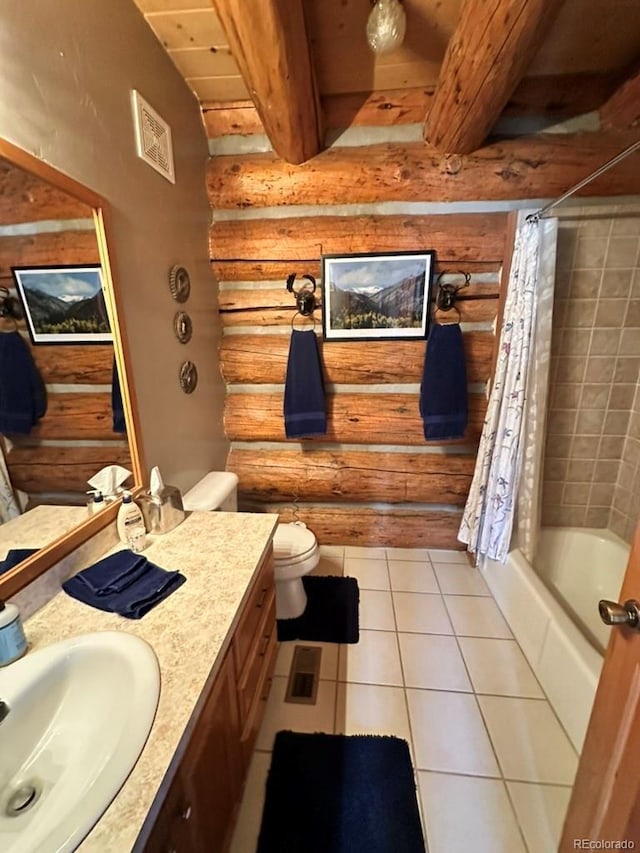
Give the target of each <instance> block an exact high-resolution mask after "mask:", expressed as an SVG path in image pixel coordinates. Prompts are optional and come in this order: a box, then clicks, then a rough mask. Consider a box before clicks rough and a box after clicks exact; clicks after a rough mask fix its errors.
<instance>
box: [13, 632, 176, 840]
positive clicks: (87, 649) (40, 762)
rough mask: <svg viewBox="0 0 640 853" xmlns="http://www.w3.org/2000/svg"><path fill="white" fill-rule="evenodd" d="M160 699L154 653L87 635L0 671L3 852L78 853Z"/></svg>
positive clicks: (141, 644) (112, 637) (130, 639)
mask: <svg viewBox="0 0 640 853" xmlns="http://www.w3.org/2000/svg"><path fill="white" fill-rule="evenodd" d="M159 693H160V671H159V668H158V661H157V658H156V656H155V654H154V652H153V649H152V648H151V647H150V646H149V645H148V644H147V643H146V642H145V641H144V640H141V639H139V638H138V637H134V636H133V635H131V634H126V633H120V632H117V631H105V632H100V633H95V634H84V635H81V636H79V637H74V638H72V639H70V640H64V641H63V642H60V643H56V644H55V645H51V646H48V647H47V648H43V649H41V650H39V651H35V652H31V653H28V654H27V655H26V657H24V658H21V659H20V660H18V661H16V662H15V663H13V664H10V665H9V666H7V667H4V668H2V669H0V700H2V701H3V702H5V703H6V705H7V706H8V709H9V712H8V714H7V715H6V716H4V718H3V715H2V714H0V719H2V722H0V850H1V851H3V853H32V851H33V853H36V851H37V853H49V851H52V853H53V851H56V853H62V851H68V850H69V851H70V850H75V849H76V847H77V846H78V844H79V843H80V841H81V840H82V839H83V838H84V836H85V835H86V834H87V833H88V832H89V830H90V829H91V827H92V826H93V825H94V824H95V823H96V821H97V820H98V818H99V817H100V815H101V814H102V813H103V812H104V811H105V809H106V808H107V806H108V805H109V803H110V802H111V800H112V799H113V798H114V797H115V795H116V794H117V793H118V790H119V789H120V787H121V786H122V784H123V782H124V781H125V779H126V778H127V776H128V775H129V773H130V772H131V770H132V769H133V766H134V765H135V763H136V761H137V760H138V757H139V755H140V753H141V751H142V748H143V747H144V744H145V741H146V739H147V736H148V734H149V731H150V729H151V725H152V723H153V718H154V716H155V712H156V708H157V705H158V696H159Z"/></svg>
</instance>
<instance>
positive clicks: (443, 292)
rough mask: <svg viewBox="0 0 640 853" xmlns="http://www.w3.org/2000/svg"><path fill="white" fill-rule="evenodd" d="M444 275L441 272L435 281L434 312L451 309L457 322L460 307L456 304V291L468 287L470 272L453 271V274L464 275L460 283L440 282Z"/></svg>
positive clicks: (459, 317)
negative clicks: (455, 315)
mask: <svg viewBox="0 0 640 853" xmlns="http://www.w3.org/2000/svg"><path fill="white" fill-rule="evenodd" d="M444 275H445V273H444V272H441V273H440V275H439V276H438V278H437V281H436V287H437V291H436V313H437V312H438V311H445V312H446V311H451V309H452V308H453V310H454V311H455V312H456V314H457V315H458V322H460V319H461V316H460V309H459V308H458V307H457V305H456V299H457V296H458V291H459V290H461V289H462V288H463V287H469V284H470V283H471V273H468V272H462V271H461V270H460V271H459V272H456V273H453V275H462V276H464V282H463V283H462V284H457V285H456V284H450V283H449V282H447V283H446V284H441V283H440V282H441V279H442V277H443V276H444Z"/></svg>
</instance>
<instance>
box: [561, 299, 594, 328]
mask: <svg viewBox="0 0 640 853" xmlns="http://www.w3.org/2000/svg"><path fill="white" fill-rule="evenodd" d="M597 305H598V302H597V300H595V299H571V300H569V302H568V304H567V308H566V316H565V320H564V325H565V326H567V328H569V327H574V328H582V329H584V328H591V327H592V326H593V320H594V317H595V315H596V307H597Z"/></svg>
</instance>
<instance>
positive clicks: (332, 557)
mask: <svg viewBox="0 0 640 853" xmlns="http://www.w3.org/2000/svg"><path fill="white" fill-rule="evenodd" d="M309 574H312V575H321V576H323V577H338V578H341V577H342V576H343V575H344V557H343V556H342V555H340V556H338V555H336V554H322V553H321V554H320V559H319V560H318V565H317V566H316V567H315V569H313V571H311V572H310V573H309Z"/></svg>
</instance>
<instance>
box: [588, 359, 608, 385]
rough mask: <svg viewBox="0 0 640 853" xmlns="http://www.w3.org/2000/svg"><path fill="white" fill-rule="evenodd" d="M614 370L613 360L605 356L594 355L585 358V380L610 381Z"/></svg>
mask: <svg viewBox="0 0 640 853" xmlns="http://www.w3.org/2000/svg"><path fill="white" fill-rule="evenodd" d="M614 371H615V361H614V360H613V359H612V358H607V356H600V355H594V356H590V357H589V358H588V359H587V366H586V369H585V371H584V378H585V382H611V380H612V379H613V374H614Z"/></svg>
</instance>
